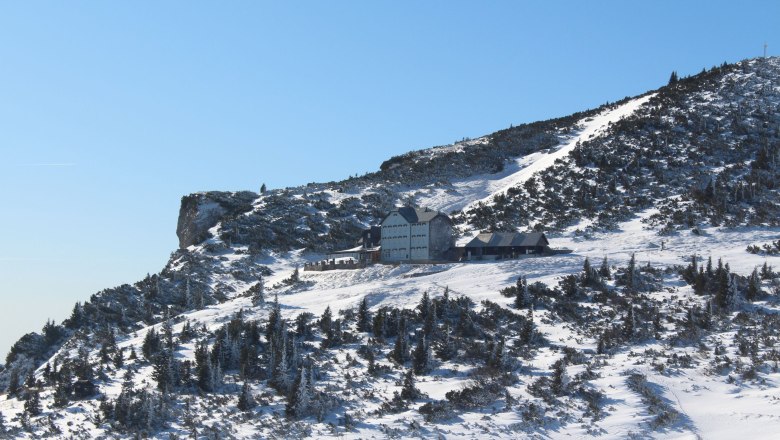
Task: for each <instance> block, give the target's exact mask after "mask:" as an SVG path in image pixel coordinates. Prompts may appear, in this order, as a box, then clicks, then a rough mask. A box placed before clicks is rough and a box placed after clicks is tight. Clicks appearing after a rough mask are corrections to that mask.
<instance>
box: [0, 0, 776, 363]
mask: <svg viewBox="0 0 780 440" xmlns="http://www.w3.org/2000/svg"><path fill="white" fill-rule="evenodd" d="M778 17H780V2H777V1H764V2H756V1H740V2H734V1H685V2H683V1H648V2H628V1H598V2H584V1H571V2H563V1H539V2H521V1H506V2H502V1H491V2H455V1H430V2H418V1H414V2H404V1H391V2H366V1H343V2H339V1H334V2H325V1H310V2H304V1H297V2H274V3H267V2H260V1H231V2H196V1H165V2H157V1H155V2H152V1H139V2H108V1H90V2H83V1H73V2H39V1H16V2H10V1H8V2H2V3H0V201H1V202H2V203H1V204H0V206H2V208H0V209H1V210H0V231H2V235H3V236H2V241H0V243H2V244H0V300H1V301H2V303H0V304H2V307H0V351H2V353H6V352H7V349H8V348H9V347H10V345H11V343H12V342H13V341H15V340H16V339H17V338H18V337H20V336H21V335H22V334H24V333H26V332H28V331H33V330H40V328H41V327H42V325H43V324H44V322H45V321H46V319H47V318H52V319H54V320H56V321H57V322H60V321H61V320H62V319H64V318H65V317H67V316H68V315H69V313H70V310H71V309H72V306H73V304H74V302H75V301H77V300H82V301H83V300H85V299H88V298H89V296H90V295H91V294H93V293H95V292H97V291H99V290H101V289H103V288H107V287H111V286H115V285H118V284H122V283H132V282H134V281H137V280H138V279H140V278H142V277H143V276H144V275H145V274H146V273H154V272H158V271H159V270H160V269H161V268H162V266H163V265H164V263H165V261H166V260H167V258H168V256H169V254H170V252H171V251H173V250H174V249H175V248H176V246H177V239H176V235H175V228H176V218H177V215H178V208H179V200H180V198H181V196H182V195H184V194H187V193H191V192H195V191H202V190H245V189H249V190H254V191H257V190H258V188H259V187H260V185H261V184H262V183H263V182H265V183H266V184H267V185H268V187H269V188H278V187H284V186H292V185H299V184H305V183H308V182H313V181H330V180H339V179H342V178H346V177H348V176H349V175H352V174H362V173H364V172H367V171H373V170H376V169H377V168H378V167H379V164H380V163H381V162H382V161H383V160H385V159H387V158H389V157H390V156H393V155H396V154H400V153H403V152H406V151H408V150H411V149H418V148H424V147H429V146H433V145H441V144H447V143H450V142H452V141H455V140H458V139H461V138H463V137H466V136H468V137H476V136H480V135H483V134H487V133H490V132H492V131H495V130H497V129H501V128H505V127H508V126H509V125H510V124H519V123H522V122H531V121H535V120H539V119H547V118H550V117H556V116H563V115H567V114H570V113H572V112H575V111H579V110H584V109H587V108H592V107H595V106H597V105H599V104H602V103H604V102H606V101H615V100H618V99H620V98H623V97H625V96H628V95H635V94H639V93H642V92H645V91H647V90H649V89H653V88H656V87H658V86H661V85H663V84H664V83H665V82H666V81H667V80H668V78H669V74H670V73H671V71H672V70H677V71H678V72H679V73H680V74H681V75H688V74H692V73H696V72H699V71H700V70H701V69H702V67H711V66H713V65H715V64H720V63H722V62H723V61H729V62H733V61H738V60H741V59H744V58H750V57H755V56H759V55H761V54H762V51H763V44H764V42H767V43H768V44H769V54H770V55H772V54H777V53H780V30H778V28H780V26H779V25H778V21H777V20H778Z"/></svg>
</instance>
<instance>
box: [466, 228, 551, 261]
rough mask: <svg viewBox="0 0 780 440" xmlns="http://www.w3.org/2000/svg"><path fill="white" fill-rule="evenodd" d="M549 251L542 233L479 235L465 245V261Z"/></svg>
mask: <svg viewBox="0 0 780 440" xmlns="http://www.w3.org/2000/svg"><path fill="white" fill-rule="evenodd" d="M549 251H550V242H549V241H547V237H545V236H544V233H542V232H527V233H520V232H490V233H485V234H479V235H477V236H476V237H474V239H472V240H471V241H470V242H468V243H467V244H466V246H465V247H464V251H463V259H465V260H475V259H476V260H481V259H496V260H497V259H503V258H516V257H518V256H520V255H528V254H543V253H546V252H549Z"/></svg>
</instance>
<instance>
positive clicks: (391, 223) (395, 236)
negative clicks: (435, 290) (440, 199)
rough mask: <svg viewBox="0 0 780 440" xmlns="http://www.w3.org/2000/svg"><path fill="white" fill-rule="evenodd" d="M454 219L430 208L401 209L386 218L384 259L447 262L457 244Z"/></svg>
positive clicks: (383, 233) (388, 260) (383, 241)
mask: <svg viewBox="0 0 780 440" xmlns="http://www.w3.org/2000/svg"><path fill="white" fill-rule="evenodd" d="M453 244H454V241H453V235H452V221H451V220H450V218H449V217H447V215H446V214H444V213H442V212H439V211H433V210H431V209H427V208H409V207H404V208H398V209H395V210H393V211H390V212H389V213H388V214H387V215H386V216H385V218H384V219H382V261H387V262H395V261H413V262H428V261H444V260H447V259H448V251H450V249H451V248H452V247H453Z"/></svg>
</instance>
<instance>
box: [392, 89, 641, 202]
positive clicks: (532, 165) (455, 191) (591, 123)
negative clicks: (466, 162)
mask: <svg viewBox="0 0 780 440" xmlns="http://www.w3.org/2000/svg"><path fill="white" fill-rule="evenodd" d="M653 96H655V94H654V93H653V94H648V95H645V96H640V97H638V98H635V99H632V100H629V101H627V102H625V103H623V104H621V105H619V106H617V107H615V108H613V109H608V110H604V111H603V112H601V113H600V114H598V115H596V116H593V117H587V118H583V119H582V120H580V121H579V122H578V123H577V124H576V125H577V126H578V127H580V129H579V130H578V131H577V132H576V133H575V134H573V135H571V136H568V137H566V138H564V139H562V141H561V143H560V144H559V145H558V146H557V147H554V148H551V149H548V150H542V151H538V152H536V153H532V154H529V155H527V156H523V157H519V158H517V159H516V160H515V162H513V163H509V164H507V165H506V166H505V168H504V171H501V172H499V173H495V174H480V175H476V176H473V177H469V178H467V179H461V180H455V181H453V182H452V184H451V186H446V187H439V186H435V185H430V186H428V187H426V188H422V189H415V190H414V191H409V192H407V193H406V195H411V196H413V197H415V201H416V202H417V203H418V204H419V205H420V206H428V207H431V208H433V209H437V210H440V211H443V212H451V211H454V210H464V209H468V208H469V207H471V206H474V205H476V204H477V203H480V202H482V203H486V204H490V203H491V202H492V199H493V197H494V196H496V195H497V194H503V193H505V192H506V191H507V190H508V189H510V188H512V187H515V186H517V185H521V184H522V183H524V182H525V181H527V180H528V179H530V178H531V176H533V175H534V174H536V173H538V172H539V171H542V170H545V169H547V168H549V167H550V166H552V165H553V164H555V161H556V160H558V159H563V158H565V157H566V156H568V155H569V153H571V152H572V150H574V148H575V147H576V146H577V143H580V142H584V141H586V140H589V139H592V138H594V137H597V136H600V135H602V134H604V133H605V132H606V131H607V129H608V128H609V126H610V124H614V123H615V122H617V121H619V120H621V119H623V118H625V117H627V116H630V115H632V114H633V113H634V112H635V111H636V110H637V109H638V108H640V107H641V106H643V105H644V104H646V103H647V102H648V101H649V100H650V99H652V98H653Z"/></svg>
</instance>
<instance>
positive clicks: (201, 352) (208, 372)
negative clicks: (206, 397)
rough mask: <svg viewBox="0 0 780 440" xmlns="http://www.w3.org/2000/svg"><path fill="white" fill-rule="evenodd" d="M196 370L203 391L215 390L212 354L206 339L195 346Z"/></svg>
mask: <svg viewBox="0 0 780 440" xmlns="http://www.w3.org/2000/svg"><path fill="white" fill-rule="evenodd" d="M195 370H196V372H197V374H196V376H197V382H198V387H200V389H201V390H203V391H207V392H208V391H214V372H213V371H212V370H213V368H212V365H211V356H209V348H208V345H207V344H206V341H201V342H200V343H199V344H196V347H195Z"/></svg>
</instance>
